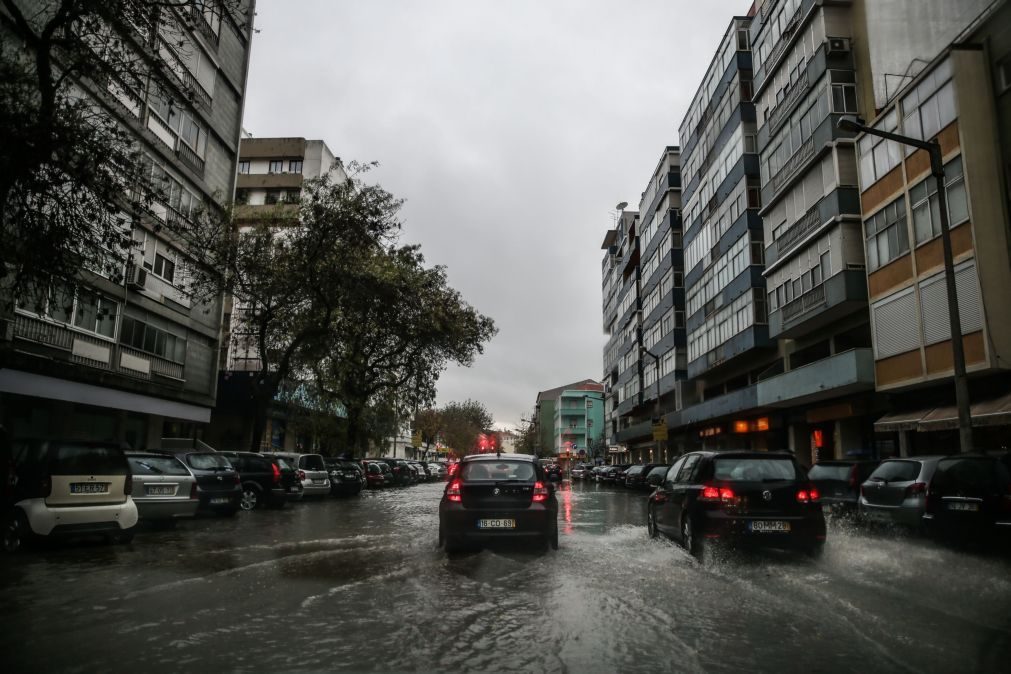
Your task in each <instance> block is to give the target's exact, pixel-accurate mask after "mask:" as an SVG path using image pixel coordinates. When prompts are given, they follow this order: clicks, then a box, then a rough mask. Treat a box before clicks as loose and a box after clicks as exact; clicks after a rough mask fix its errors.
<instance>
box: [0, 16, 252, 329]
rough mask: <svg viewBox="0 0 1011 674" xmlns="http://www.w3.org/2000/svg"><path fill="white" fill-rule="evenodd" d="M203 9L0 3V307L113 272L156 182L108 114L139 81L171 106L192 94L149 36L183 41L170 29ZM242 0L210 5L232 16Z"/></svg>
mask: <svg viewBox="0 0 1011 674" xmlns="http://www.w3.org/2000/svg"><path fill="white" fill-rule="evenodd" d="M205 5H208V6H210V3H207V2H205V1H202V0H0V129H3V135H2V139H0V282H2V284H3V288H4V307H3V308H4V309H7V310H9V309H10V306H11V301H12V300H16V299H19V298H22V297H26V296H28V297H29V298H31V297H34V298H35V299H36V300H38V299H39V298H41V297H45V296H46V294H47V291H48V288H56V287H62V288H74V287H76V286H77V285H78V283H79V280H80V278H81V271H82V269H90V270H93V271H101V272H102V273H104V274H105V275H107V276H109V277H110V278H113V279H114V280H121V279H122V274H123V270H124V268H125V261H126V253H127V249H129V248H130V246H131V245H132V241H131V236H130V230H131V227H133V226H135V224H136V221H137V220H138V219H139V218H141V217H142V216H143V215H144V214H145V213H146V212H147V210H148V208H149V206H150V204H151V202H152V200H153V199H154V198H156V197H157V195H158V194H159V193H160V192H161V191H162V190H163V189H164V185H162V184H159V183H158V182H157V180H156V179H155V177H154V174H153V172H152V168H151V166H150V165H149V164H148V163H147V162H146V161H145V159H144V155H143V153H142V152H141V151H140V149H139V148H138V147H137V145H136V143H134V142H133V132H131V131H128V130H127V129H126V128H125V127H124V126H123V125H122V124H121V122H120V121H118V120H117V119H116V117H117V115H118V116H122V117H130V116H135V115H136V114H137V113H136V112H135V111H136V110H140V109H141V100H142V98H143V96H144V92H145V90H146V89H150V91H151V92H156V93H157V95H158V96H160V97H161V98H162V99H163V100H165V101H167V102H168V103H169V104H175V105H177V106H178V105H180V104H183V103H186V102H188V101H190V100H192V97H193V96H194V95H195V94H194V91H193V90H190V89H188V88H187V85H186V84H185V83H183V82H182V81H181V79H180V78H179V77H177V76H176V74H175V73H174V72H173V71H172V68H171V66H170V64H169V63H167V62H166V61H165V60H164V59H163V58H162V57H160V56H159V50H158V48H157V41H158V40H159V37H160V38H161V39H165V40H169V41H171V42H173V46H174V47H178V48H180V49H184V45H185V43H186V40H185V38H184V37H183V36H184V33H183V31H182V28H183V27H189V26H192V25H193V23H194V21H197V20H199V21H202V20H203V19H202V18H200V19H198V18H197V17H199V16H201V12H203V11H204V7H205ZM244 5H245V1H244V0H224V2H221V3H218V4H216V5H214V6H215V7H217V9H216V10H214V11H218V12H229V13H236V16H240V15H241V14H242V13H243V12H244V9H243V8H244ZM208 11H211V10H208ZM240 20H243V19H242V18H241V16H240ZM29 291H33V292H29Z"/></svg>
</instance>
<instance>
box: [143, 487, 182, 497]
mask: <svg viewBox="0 0 1011 674" xmlns="http://www.w3.org/2000/svg"><path fill="white" fill-rule="evenodd" d="M147 493H148V495H149V496H174V495H175V493H176V488H175V486H174V485H158V484H151V485H148V487H147Z"/></svg>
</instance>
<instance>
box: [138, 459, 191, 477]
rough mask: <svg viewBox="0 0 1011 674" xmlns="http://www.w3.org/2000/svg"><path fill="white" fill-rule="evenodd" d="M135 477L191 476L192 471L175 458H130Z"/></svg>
mask: <svg viewBox="0 0 1011 674" xmlns="http://www.w3.org/2000/svg"><path fill="white" fill-rule="evenodd" d="M126 460H127V461H129V462H130V468H131V469H133V474H134V475H189V474H190V471H188V470H186V466H184V465H183V464H182V462H180V461H179V459H177V458H175V457H174V456H128V457H127V459H126Z"/></svg>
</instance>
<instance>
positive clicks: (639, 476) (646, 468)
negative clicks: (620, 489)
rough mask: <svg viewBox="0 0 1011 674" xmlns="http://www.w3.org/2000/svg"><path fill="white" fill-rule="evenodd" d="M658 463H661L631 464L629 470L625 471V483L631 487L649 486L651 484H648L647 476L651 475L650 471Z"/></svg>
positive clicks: (642, 487) (643, 487)
mask: <svg viewBox="0 0 1011 674" xmlns="http://www.w3.org/2000/svg"><path fill="white" fill-rule="evenodd" d="M657 465H659V464H656V463H640V464H636V465H634V466H629V467H628V470H626V471H625V481H624V485H625V486H626V487H628V488H629V489H646V488H648V486H649V485H647V484H646V476H647V475H649V472H650V471H651V470H653V468H655V467H656V466H657Z"/></svg>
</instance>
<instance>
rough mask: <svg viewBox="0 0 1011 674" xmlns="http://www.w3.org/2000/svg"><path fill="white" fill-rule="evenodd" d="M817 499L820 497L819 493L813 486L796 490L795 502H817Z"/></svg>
mask: <svg viewBox="0 0 1011 674" xmlns="http://www.w3.org/2000/svg"><path fill="white" fill-rule="evenodd" d="M819 499H821V493H820V492H819V491H818V489H817V488H815V487H813V486H811V487H808V488H807V489H801V490H800V491H798V492H797V503H817V502H818V501H819Z"/></svg>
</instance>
